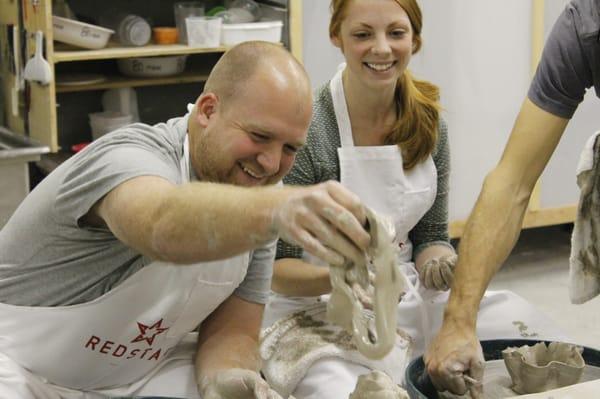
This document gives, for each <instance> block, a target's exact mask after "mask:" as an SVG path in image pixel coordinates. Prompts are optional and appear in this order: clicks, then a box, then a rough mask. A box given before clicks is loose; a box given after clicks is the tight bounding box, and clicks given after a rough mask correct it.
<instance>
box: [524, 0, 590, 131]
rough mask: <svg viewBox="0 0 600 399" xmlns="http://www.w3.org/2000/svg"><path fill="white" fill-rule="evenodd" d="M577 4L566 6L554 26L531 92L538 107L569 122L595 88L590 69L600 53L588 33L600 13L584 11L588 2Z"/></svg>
mask: <svg viewBox="0 0 600 399" xmlns="http://www.w3.org/2000/svg"><path fill="white" fill-rule="evenodd" d="M574 3H575V2H574ZM578 3H580V4H578V5H576V4H573V3H572V4H569V5H567V7H566V8H565V10H564V11H563V13H562V14H561V15H560V17H559V18H558V20H557V21H556V23H555V24H554V26H553V28H552V31H551V33H550V36H549V37H548V40H547V42H546V45H545V46H544V52H543V54H542V59H541V60H540V63H539V65H538V68H537V71H536V73H535V76H534V78H533V81H532V82H531V86H530V88H529V92H528V97H529V99H530V100H531V101H532V102H533V103H535V104H536V105H537V106H539V107H540V108H542V109H543V110H545V111H547V112H550V113H552V114H554V115H557V116H559V117H562V118H567V119H570V118H571V117H572V116H573V114H574V113H575V110H576V109H577V107H578V105H579V103H581V101H582V100H583V96H584V94H585V91H586V89H587V88H589V87H591V86H592V85H593V73H594V72H593V71H592V68H591V67H592V63H593V61H594V58H597V57H598V52H599V50H598V43H597V38H596V37H590V35H593V34H594V32H590V31H588V30H589V27H590V24H589V22H590V21H589V20H588V19H589V18H590V17H593V15H595V14H597V12H598V11H597V10H595V12H594V13H593V14H592V11H593V9H590V10H587V11H585V9H586V8H587V7H590V5H589V4H587V3H591V2H590V1H589V0H586V1H580V2H578ZM584 11H585V12H584ZM582 12H583V13H582ZM587 14H590V15H587ZM595 24H597V22H595ZM592 30H593V29H592ZM596 34H597V32H596ZM590 39H592V40H590ZM591 46H593V47H591ZM593 49H595V50H593ZM592 51H593V52H595V54H593V53H592ZM590 57H592V58H591V59H590ZM595 73H598V72H595Z"/></svg>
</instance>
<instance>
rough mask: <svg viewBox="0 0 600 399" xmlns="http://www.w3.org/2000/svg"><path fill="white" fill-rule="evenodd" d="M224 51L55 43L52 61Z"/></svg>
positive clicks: (217, 49) (153, 46)
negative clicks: (97, 47) (90, 47)
mask: <svg viewBox="0 0 600 399" xmlns="http://www.w3.org/2000/svg"><path fill="white" fill-rule="evenodd" d="M226 50H227V48H226V47H216V48H197V47H189V46H185V45H181V44H150V45H147V46H144V47H120V46H118V45H116V44H111V45H109V46H108V47H106V48H103V49H100V50H80V49H74V48H72V47H67V46H62V45H58V43H57V44H56V46H55V51H54V54H53V55H52V60H53V61H54V63H55V64H58V63H59V62H73V61H91V60H107V59H116V58H130V57H153V56H163V55H181V54H206V53H223V52H225V51H226Z"/></svg>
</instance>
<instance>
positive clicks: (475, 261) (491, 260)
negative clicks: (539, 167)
mask: <svg viewBox="0 0 600 399" xmlns="http://www.w3.org/2000/svg"><path fill="white" fill-rule="evenodd" d="M507 181H508V179H507V176H506V175H505V174H504V172H503V171H502V170H499V169H496V170H494V171H493V172H492V173H490V175H488V177H486V180H485V183H484V186H483V189H482V192H481V194H480V197H479V199H478V200H477V203H476V205H475V208H474V210H473V212H472V213H471V216H470V217H469V220H468V222H467V226H466V228H465V232H464V234H463V236H462V238H461V241H460V247H459V258H458V265H457V267H456V270H455V276H454V285H453V287H452V291H451V293H450V299H449V301H448V306H447V308H446V313H445V318H450V319H455V320H460V322H461V323H466V324H467V325H472V326H473V327H474V326H475V322H476V319H477V311H478V309H479V303H480V301H481V298H482V297H483V294H484V293H485V290H486V288H487V286H488V284H489V282H490V280H491V279H492V277H493V276H494V274H495V273H496V272H497V271H498V269H499V268H500V266H501V265H502V263H503V262H504V261H505V260H506V258H507V257H508V255H509V254H510V252H511V250H512V248H513V247H514V245H515V243H516V241H517V238H518V236H519V233H520V231H521V225H522V223H523V215H524V213H525V210H526V209H527V204H528V202H529V196H530V194H531V190H530V189H529V188H527V187H519V186H518V185H514V184H513V185H510V184H508V183H506V182H507Z"/></svg>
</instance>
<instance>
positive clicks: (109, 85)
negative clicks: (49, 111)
mask: <svg viewBox="0 0 600 399" xmlns="http://www.w3.org/2000/svg"><path fill="white" fill-rule="evenodd" d="M206 79H208V73H194V72H184V73H182V74H180V75H176V76H169V77H161V78H130V77H127V76H122V75H114V76H109V77H108V78H107V80H105V81H103V82H100V83H93V84H82V85H61V84H57V85H56V92H57V93H72V92H81V91H92V90H107V89H118V88H121V87H144V86H160V85H174V84H184V83H194V82H206Z"/></svg>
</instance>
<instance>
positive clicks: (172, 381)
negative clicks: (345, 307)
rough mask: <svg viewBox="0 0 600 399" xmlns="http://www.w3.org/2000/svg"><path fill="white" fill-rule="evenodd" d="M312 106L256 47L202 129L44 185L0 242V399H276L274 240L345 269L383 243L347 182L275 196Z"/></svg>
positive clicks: (219, 81)
mask: <svg viewBox="0 0 600 399" xmlns="http://www.w3.org/2000/svg"><path fill="white" fill-rule="evenodd" d="M311 106H312V100H311V89H310V84H309V82H308V78H307V76H306V73H305V71H304V69H303V68H302V66H301V65H300V64H299V63H298V62H297V61H296V60H295V59H294V58H293V57H292V56H291V55H290V54H289V53H288V52H287V51H286V50H285V49H284V48H282V47H281V46H278V45H274V44H269V43H263V42H247V43H243V44H241V45H238V46H236V47H234V48H232V49H231V50H229V51H228V52H227V53H226V54H224V55H223V57H222V58H221V60H220V61H219V62H218V63H217V64H216V66H215V67H214V69H213V71H212V72H211V74H210V76H209V78H208V81H207V82H206V85H205V88H204V91H203V93H202V94H201V95H200V96H199V97H198V99H197V100H196V102H195V104H193V105H191V106H190V112H189V113H188V114H186V115H185V116H183V117H179V118H174V119H171V120H169V121H167V122H166V123H160V124H157V125H154V126H148V125H144V124H140V123H138V124H134V125H130V126H126V127H124V128H121V129H119V130H117V131H114V132H112V133H110V134H108V135H106V136H104V137H102V138H101V139H99V140H97V141H95V142H94V143H92V144H91V145H90V146H88V147H87V148H86V149H85V150H84V151H82V152H80V153H78V154H77V155H75V156H73V157H72V158H71V159H69V160H68V161H66V162H65V163H63V164H62V165H61V166H60V167H59V168H57V169H56V170H55V171H54V172H53V173H52V174H50V175H49V176H48V177H47V178H46V179H45V180H44V181H42V182H41V183H40V184H39V185H38V186H37V187H36V188H35V190H33V191H32V192H31V194H30V195H29V196H28V197H27V198H26V199H25V200H24V202H23V203H22V205H21V206H20V207H19V209H18V210H17V211H16V212H15V214H14V215H13V217H12V218H11V219H10V220H9V222H8V224H7V225H6V226H5V227H4V229H3V230H2V231H0V397H7V398H21V399H34V398H35V399H37V398H44V399H48V398H50V399H54V398H96V397H105V396H112V397H114V396H131V395H136V396H137V395H152V396H156V395H160V396H175V397H182V398H183V397H185V398H203V399H219V398H256V399H267V398H268V399H272V398H277V397H278V396H277V394H275V393H274V392H273V391H272V390H271V389H270V387H269V386H268V385H267V384H266V382H264V381H263V380H262V379H261V378H260V376H259V374H258V373H257V371H258V369H259V368H260V362H259V357H258V354H257V340H258V332H259V327H260V322H261V318H262V313H263V307H264V306H263V304H264V303H265V302H266V300H267V297H268V293H269V288H270V282H271V272H272V263H273V257H274V243H275V239H276V237H277V236H281V237H283V238H285V239H286V240H288V241H289V242H291V243H295V244H298V245H300V246H302V247H304V248H305V249H306V250H307V251H309V252H311V253H313V254H314V255H316V256H319V257H321V258H323V259H324V260H325V261H327V262H328V263H331V264H341V263H342V262H343V260H344V258H345V257H353V256H359V254H360V253H361V252H362V251H363V250H364V249H365V248H366V246H367V245H368V243H369V240H370V237H369V235H368V233H367V232H366V231H364V229H363V228H362V225H363V223H364V222H365V213H364V208H363V206H362V204H361V203H360V201H359V200H358V199H357V197H356V196H354V195H353V194H351V193H350V192H348V191H346V190H345V189H344V188H342V187H341V186H340V185H339V184H336V183H324V184H320V185H316V186H311V187H303V188H293V187H286V188H282V187H279V186H276V185H275V183H277V182H279V181H280V179H281V178H282V177H283V176H284V175H285V174H286V173H287V172H288V171H289V170H290V168H291V166H292V164H293V162H294V158H295V154H296V151H297V150H298V149H299V148H300V147H301V146H302V145H303V144H304V142H305V140H306V131H307V128H308V125H309V122H310V119H311ZM198 327H199V329H198ZM196 330H197V331H198V333H191V332H192V331H196Z"/></svg>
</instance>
